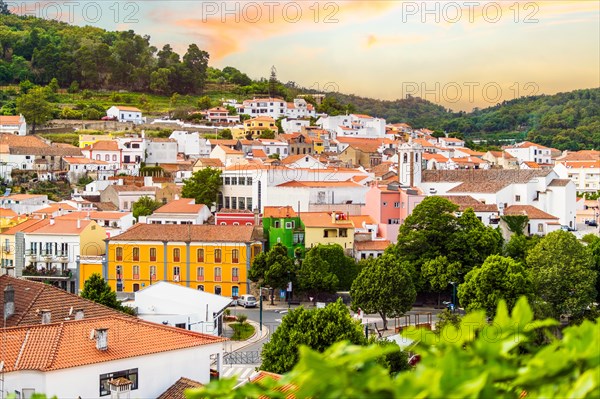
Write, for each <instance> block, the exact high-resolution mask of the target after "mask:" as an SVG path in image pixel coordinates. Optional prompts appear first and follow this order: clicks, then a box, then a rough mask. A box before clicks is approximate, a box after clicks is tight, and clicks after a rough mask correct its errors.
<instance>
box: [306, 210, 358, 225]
mask: <svg viewBox="0 0 600 399" xmlns="http://www.w3.org/2000/svg"><path fill="white" fill-rule="evenodd" d="M341 216H343V217H346V214H345V213H341ZM331 218H332V216H331V213H330V212H303V213H301V214H300V219H301V220H302V223H303V224H304V226H305V227H338V228H354V224H353V223H352V221H351V220H345V221H338V222H333V221H332V220H331Z"/></svg>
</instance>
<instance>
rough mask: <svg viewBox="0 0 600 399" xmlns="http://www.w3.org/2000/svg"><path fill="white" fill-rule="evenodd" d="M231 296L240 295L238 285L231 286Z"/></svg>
mask: <svg viewBox="0 0 600 399" xmlns="http://www.w3.org/2000/svg"><path fill="white" fill-rule="evenodd" d="M231 296H232V297H234V298H237V297H239V296H240V287H238V286H233V287H231Z"/></svg>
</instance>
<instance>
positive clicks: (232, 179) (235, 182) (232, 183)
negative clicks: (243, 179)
mask: <svg viewBox="0 0 600 399" xmlns="http://www.w3.org/2000/svg"><path fill="white" fill-rule="evenodd" d="M231 185H232V186H237V177H232V178H231Z"/></svg>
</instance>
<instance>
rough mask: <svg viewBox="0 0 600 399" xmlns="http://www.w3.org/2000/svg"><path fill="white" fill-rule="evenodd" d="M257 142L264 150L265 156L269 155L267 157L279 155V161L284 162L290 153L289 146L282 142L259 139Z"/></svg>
mask: <svg viewBox="0 0 600 399" xmlns="http://www.w3.org/2000/svg"><path fill="white" fill-rule="evenodd" d="M255 142H257V143H260V145H261V146H262V149H264V151H265V154H267V156H269V155H272V154H278V155H279V159H281V160H283V159H285V158H286V157H287V156H288V155H289V153H290V150H289V144H288V143H286V142H284V141H281V140H271V139H258V140H255ZM253 148H254V146H253ZM259 148H260V147H259Z"/></svg>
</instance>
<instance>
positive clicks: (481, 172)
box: [422, 169, 552, 193]
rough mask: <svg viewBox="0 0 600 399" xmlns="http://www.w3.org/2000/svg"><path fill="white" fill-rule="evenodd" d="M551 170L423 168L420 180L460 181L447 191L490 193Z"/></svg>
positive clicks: (541, 175)
mask: <svg viewBox="0 0 600 399" xmlns="http://www.w3.org/2000/svg"><path fill="white" fill-rule="evenodd" d="M551 172H552V170H548V169H546V170H543V169H532V170H523V169H519V170H511V169H488V170H485V169H467V170H425V171H423V174H422V181H423V182H424V183H427V182H456V183H461V184H459V185H458V186H456V187H454V188H453V189H451V190H449V191H448V192H456V193H460V192H463V193H472V192H477V193H492V192H497V191H499V190H501V189H502V188H504V187H506V186H508V185H509V184H511V183H516V184H522V183H527V182H529V181H530V180H532V179H535V178H538V177H544V176H547V175H548V174H549V173H551Z"/></svg>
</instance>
